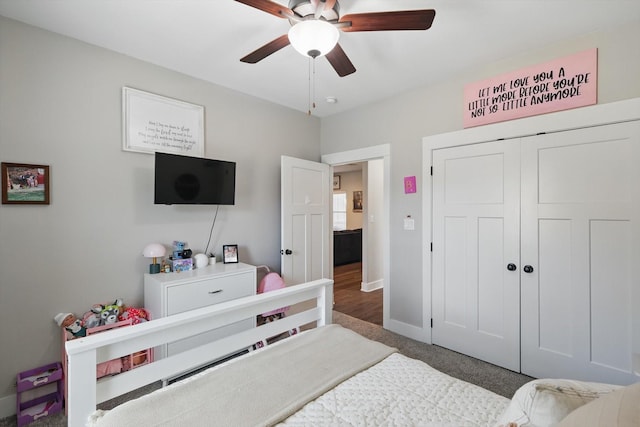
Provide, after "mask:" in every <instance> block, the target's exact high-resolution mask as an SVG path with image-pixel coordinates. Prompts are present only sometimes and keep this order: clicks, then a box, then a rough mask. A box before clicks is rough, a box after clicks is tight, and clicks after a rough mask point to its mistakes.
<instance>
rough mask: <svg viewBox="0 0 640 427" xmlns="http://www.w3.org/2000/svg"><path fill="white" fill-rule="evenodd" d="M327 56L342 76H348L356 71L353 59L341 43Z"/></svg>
mask: <svg viewBox="0 0 640 427" xmlns="http://www.w3.org/2000/svg"><path fill="white" fill-rule="evenodd" d="M325 57H326V58H327V61H329V64H331V66H332V67H333V69H334V70H336V73H338V75H339V76H340V77H344V76H348V75H349V74H353V73H355V72H356V67H354V66H353V64H352V63H351V60H350V59H349V57H348V56H347V54H346V53H344V50H342V47H340V45H339V44H337V45H336V47H334V48H333V49H332V50H331V52H329V53H327V54H326V55H325Z"/></svg>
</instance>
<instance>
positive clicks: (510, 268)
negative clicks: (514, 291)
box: [507, 262, 518, 271]
mask: <svg viewBox="0 0 640 427" xmlns="http://www.w3.org/2000/svg"><path fill="white" fill-rule="evenodd" d="M516 268H518V267H516V265H515V264H514V263H512V262H511V263H509V264H507V270H509V271H516Z"/></svg>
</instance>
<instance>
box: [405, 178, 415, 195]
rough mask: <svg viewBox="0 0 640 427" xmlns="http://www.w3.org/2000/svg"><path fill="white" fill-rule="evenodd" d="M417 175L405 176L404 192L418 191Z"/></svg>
mask: <svg viewBox="0 0 640 427" xmlns="http://www.w3.org/2000/svg"><path fill="white" fill-rule="evenodd" d="M416 190H417V189H416V177H415V176H405V177H404V192H405V194H409V193H415V192H416Z"/></svg>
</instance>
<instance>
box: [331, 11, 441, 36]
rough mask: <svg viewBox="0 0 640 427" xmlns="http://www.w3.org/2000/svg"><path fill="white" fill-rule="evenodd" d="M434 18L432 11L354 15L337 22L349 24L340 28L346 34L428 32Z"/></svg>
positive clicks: (434, 14) (346, 16) (434, 13)
mask: <svg viewBox="0 0 640 427" xmlns="http://www.w3.org/2000/svg"><path fill="white" fill-rule="evenodd" d="M435 16H436V11H435V10H433V9H426V10H405V11H397V12H372V13H354V14H351V15H345V16H343V17H341V18H340V21H339V22H340V23H348V22H351V25H347V26H344V27H340V29H341V30H342V31H347V32H349V31H394V30H428V29H429V28H430V27H431V24H432V23H433V18H434V17H435Z"/></svg>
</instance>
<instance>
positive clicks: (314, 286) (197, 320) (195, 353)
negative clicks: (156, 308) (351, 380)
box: [65, 279, 333, 427]
mask: <svg viewBox="0 0 640 427" xmlns="http://www.w3.org/2000/svg"><path fill="white" fill-rule="evenodd" d="M306 301H312V303H310V304H308V305H309V306H310V308H306V309H302V311H299V312H298V313H296V314H294V315H290V316H287V317H285V318H283V319H281V320H278V321H277V322H271V323H267V324H265V325H261V326H258V327H256V328H252V329H249V330H245V331H242V332H239V333H237V334H235V335H231V336H227V337H225V338H222V339H220V340H217V341H213V342H210V343H207V344H204V345H202V346H200V347H197V348H193V349H191V350H188V351H185V352H182V353H179V354H176V355H173V356H170V357H167V358H164V359H160V360H158V361H154V362H153V363H150V364H148V365H145V366H141V367H138V368H136V369H133V370H130V371H127V372H124V373H121V374H119V375H116V376H113V377H107V378H102V379H100V380H98V381H96V379H95V373H96V364H98V363H101V362H104V361H107V360H111V359H114V358H116V357H121V356H124V355H127V354H132V353H135V352H136V351H139V350H142V349H146V348H150V347H156V346H158V345H160V344H165V343H169V342H173V341H177V340H179V339H184V338H188V337H191V336H194V335H198V334H201V333H204V332H207V331H210V330H213V329H217V328H220V327H223V326H227V325H230V324H233V323H235V322H238V321H241V320H244V319H248V318H255V316H257V315H259V314H260V313H264V312H268V311H270V310H274V309H278V308H280V307H283V306H291V305H295V304H299V303H304V302H306ZM303 306H304V307H306V306H307V304H303ZM332 307H333V280H330V279H320V280H315V281H312V282H309V283H305V284H301V285H294V286H290V287H287V288H285V289H280V290H277V291H272V292H268V293H263V294H258V295H253V296H250V297H245V298H240V299H236V300H232V301H228V302H225V303H221V304H217V305H214V306H210V307H204V308H201V309H197V310H192V311H188V312H184V313H180V314H176V315H173V316H168V317H164V318H161V319H157V320H153V321H150V322H146V323H140V324H138V325H133V326H130V327H127V328H119V329H114V330H111V331H107V332H103V333H100V334H96V335H91V336H88V337H85V338H79V339H75V340H72V341H68V342H67V343H66V344H65V347H66V351H67V358H68V378H67V385H68V388H69V389H68V397H67V402H66V404H67V412H68V425H69V426H74V427H75V426H83V425H85V424H86V422H87V419H88V417H89V415H90V414H91V413H92V412H93V411H95V409H96V405H97V404H98V403H100V402H104V401H106V400H109V399H112V398H114V397H116V396H119V395H122V394H124V393H126V392H129V391H131V390H135V389H137V388H139V387H142V386H144V385H147V384H150V383H152V382H154V381H158V380H163V379H166V378H170V377H174V376H176V375H179V374H181V373H183V372H187V371H189V370H192V369H195V368H197V367H200V366H203V365H206V364H208V363H211V362H213V361H215V360H219V359H220V358H222V357H224V356H226V355H229V354H233V353H235V352H238V351H240V350H242V349H245V348H250V347H251V346H252V345H253V344H254V343H256V342H259V341H261V340H264V339H266V338H268V337H272V336H275V335H278V334H280V333H283V332H286V331H288V330H291V329H294V328H296V327H299V326H302V325H306V324H309V323H313V322H315V323H316V326H324V325H327V324H330V323H331V312H332Z"/></svg>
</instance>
